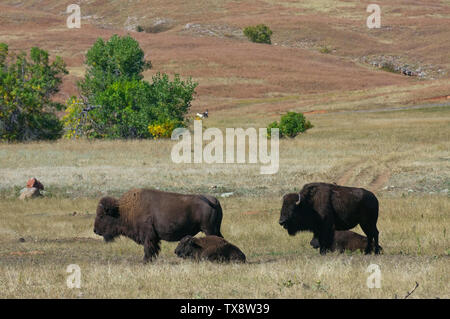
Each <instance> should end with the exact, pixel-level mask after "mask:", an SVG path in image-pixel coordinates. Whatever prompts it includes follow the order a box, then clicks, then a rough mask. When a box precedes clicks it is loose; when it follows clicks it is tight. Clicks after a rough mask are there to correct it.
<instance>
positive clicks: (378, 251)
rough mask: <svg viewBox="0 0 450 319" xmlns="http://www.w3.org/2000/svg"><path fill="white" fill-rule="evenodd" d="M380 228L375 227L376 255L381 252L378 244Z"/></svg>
mask: <svg viewBox="0 0 450 319" xmlns="http://www.w3.org/2000/svg"><path fill="white" fill-rule="evenodd" d="M378 234H379V232H378V229H377V228H376V227H375V235H374V240H375V255H378V254H379V253H380V245H379V244H378Z"/></svg>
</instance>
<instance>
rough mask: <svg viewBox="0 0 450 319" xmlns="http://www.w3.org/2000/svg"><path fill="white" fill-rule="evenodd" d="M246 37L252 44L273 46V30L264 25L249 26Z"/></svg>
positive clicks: (245, 30) (245, 32)
mask: <svg viewBox="0 0 450 319" xmlns="http://www.w3.org/2000/svg"><path fill="white" fill-rule="evenodd" d="M244 35H245V36H246V37H247V38H248V39H249V40H250V41H252V42H256V43H267V44H271V43H272V42H271V40H270V36H271V35H272V30H270V28H269V27H268V26H266V25H264V24H258V25H256V26H249V27H246V28H245V29H244Z"/></svg>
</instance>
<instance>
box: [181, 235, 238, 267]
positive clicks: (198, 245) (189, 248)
mask: <svg viewBox="0 0 450 319" xmlns="http://www.w3.org/2000/svg"><path fill="white" fill-rule="evenodd" d="M175 254H176V255H177V256H178V257H181V258H190V259H194V260H197V261H198V260H209V261H218V262H230V261H234V262H245V255H244V253H243V252H242V251H241V250H240V249H239V248H237V247H236V246H235V245H233V244H230V243H229V242H227V241H226V240H225V239H223V238H221V237H218V236H205V237H203V238H196V237H192V236H186V237H184V238H183V239H182V240H181V241H180V243H179V244H178V246H177V248H176V249H175Z"/></svg>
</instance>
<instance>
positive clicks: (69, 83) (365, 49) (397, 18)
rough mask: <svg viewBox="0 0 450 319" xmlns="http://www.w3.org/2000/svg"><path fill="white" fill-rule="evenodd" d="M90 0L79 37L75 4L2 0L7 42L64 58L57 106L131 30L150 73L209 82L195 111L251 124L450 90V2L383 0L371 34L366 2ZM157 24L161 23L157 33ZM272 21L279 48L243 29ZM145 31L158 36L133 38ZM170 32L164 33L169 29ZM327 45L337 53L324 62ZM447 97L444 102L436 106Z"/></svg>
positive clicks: (0, 27) (0, 17) (0, 23)
mask: <svg viewBox="0 0 450 319" xmlns="http://www.w3.org/2000/svg"><path fill="white" fill-rule="evenodd" d="M335 2H336V1H327V0H321V1H303V2H301V3H298V2H296V1H281V2H275V1H270V0H267V1H257V2H254V1H193V2H187V3H186V2H183V1H127V2H125V1H120V2H118V1H111V0H109V1H107V0H103V1H89V2H87V1H86V2H85V1H81V2H80V6H81V13H82V27H81V29H67V28H66V23H65V21H66V13H65V9H66V7H65V6H66V4H63V3H61V2H60V1H56V0H44V1H10V0H5V1H2V4H1V5H0V41H2V42H6V43H8V45H9V46H10V48H11V49H12V50H24V49H28V48H30V47H31V46H40V47H42V48H44V49H46V50H49V51H50V52H51V54H52V55H56V54H57V55H61V56H62V57H63V58H64V59H65V61H66V62H67V64H68V67H69V70H70V75H69V76H67V77H66V78H65V81H64V85H63V89H62V91H61V92H60V94H59V96H58V99H59V100H62V101H65V100H66V99H67V98H68V97H69V96H70V95H72V94H75V93H76V86H75V83H76V80H77V79H78V78H79V77H80V76H82V74H83V72H84V68H83V59H84V53H85V52H86V50H87V49H88V48H89V47H90V46H91V45H92V44H93V43H94V41H95V39H96V38H98V37H103V38H108V37H110V36H111V35H112V34H114V33H119V34H125V33H127V32H130V33H132V35H133V37H135V38H136V39H137V40H138V41H139V42H140V44H141V46H142V47H143V49H144V50H145V52H146V54H147V58H149V59H151V60H152V63H153V66H154V68H153V69H152V70H150V71H148V72H147V73H146V78H150V77H151V75H152V74H154V73H156V72H159V71H160V72H168V73H171V74H174V73H180V74H181V75H183V76H192V77H193V78H194V79H195V80H197V81H198V82H199V83H200V85H199V87H198V90H197V93H198V95H197V98H196V101H195V102H194V105H193V111H195V110H200V109H204V108H209V110H215V111H216V110H224V111H225V112H228V111H230V110H234V109H236V108H239V109H244V110H245V111H244V112H245V113H247V112H248V113H249V114H250V116H251V117H252V116H253V114H255V113H260V114H261V115H264V116H269V115H270V114H274V115H275V114H276V113H278V112H280V111H285V110H287V109H297V110H302V111H311V110H318V109H319V110H322V109H324V110H342V109H349V108H350V109H353V108H373V107H380V106H390V105H399V104H409V103H420V102H421V101H422V100H426V99H429V98H436V97H440V96H446V95H448V93H449V82H448V79H449V70H450V56H449V54H450V53H449V52H450V28H448V27H447V26H448V24H449V19H450V2H449V1H420V2H419V1H417V2H412V3H411V1H408V2H406V1H402V2H400V4H398V1H381V2H380V6H381V8H382V28H381V29H372V30H370V29H368V28H367V27H366V25H365V24H366V18H367V16H368V15H369V13H366V10H365V9H366V6H367V4H368V3H369V2H365V1H364V2H360V1H337V2H338V4H337V5H334V3H335ZM158 23H159V24H161V25H162V27H161V26H160V27H157V26H158ZM257 23H265V24H267V25H269V26H270V27H271V29H272V30H273V31H274V35H273V38H272V43H273V45H261V44H254V43H250V42H248V41H247V40H246V39H245V38H244V37H243V35H242V31H241V29H242V28H243V27H245V26H247V25H251V24H257ZM137 25H141V26H143V27H144V28H146V29H147V30H149V31H152V32H157V33H147V32H142V33H138V32H135V31H134V29H135V27H136V26H137ZM159 31H161V32H159ZM323 48H327V49H328V50H329V51H330V53H329V54H325V53H321V51H322V52H323V50H322V49H323ZM384 60H389V61H391V60H392V61H394V62H395V63H398V64H399V65H404V64H408V65H409V66H410V67H411V68H413V69H414V70H423V71H424V74H425V75H424V76H423V77H408V76H403V75H400V74H395V73H390V72H385V71H382V70H380V69H378V68H377V67H374V66H373V64H374V63H377V61H384ZM438 100H440V99H439V98H438Z"/></svg>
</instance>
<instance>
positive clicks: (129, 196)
mask: <svg viewBox="0 0 450 319" xmlns="http://www.w3.org/2000/svg"><path fill="white" fill-rule="evenodd" d="M221 223H222V208H221V206H220V203H219V201H218V200H217V199H216V198H215V197H212V196H207V195H184V194H177V193H169V192H162V191H158V190H154V189H132V190H130V191H128V192H127V193H125V194H124V195H122V197H120V198H119V199H115V198H112V197H103V198H102V199H100V202H99V204H98V207H97V216H96V218H95V224H94V232H95V233H96V234H97V235H100V236H103V238H104V240H105V241H106V242H108V241H112V240H114V238H116V237H118V236H120V235H123V236H126V237H128V238H131V239H132V240H134V241H135V242H136V243H138V244H141V245H144V252H145V255H144V262H147V261H151V260H152V259H153V258H154V257H155V256H157V255H158V253H159V250H160V241H161V240H166V241H179V240H180V239H182V238H183V237H184V236H186V235H195V234H197V233H198V232H200V231H202V232H204V233H205V234H206V235H217V236H220V237H222V234H221V233H220V225H221Z"/></svg>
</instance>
